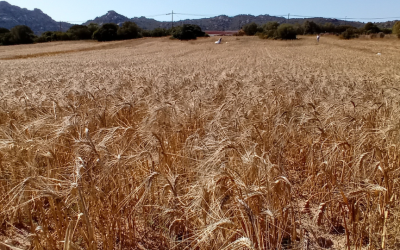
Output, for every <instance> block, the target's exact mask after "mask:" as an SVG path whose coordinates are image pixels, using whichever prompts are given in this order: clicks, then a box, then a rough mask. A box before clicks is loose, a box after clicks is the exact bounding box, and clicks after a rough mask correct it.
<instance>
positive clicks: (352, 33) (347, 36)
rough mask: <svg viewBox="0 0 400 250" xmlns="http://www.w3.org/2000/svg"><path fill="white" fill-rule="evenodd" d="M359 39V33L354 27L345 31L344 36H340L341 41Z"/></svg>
mask: <svg viewBox="0 0 400 250" xmlns="http://www.w3.org/2000/svg"><path fill="white" fill-rule="evenodd" d="M357 37H358V32H357V29H356V28H354V27H351V28H348V29H347V30H346V31H344V32H343V33H342V34H340V38H341V39H347V40H349V39H353V38H357Z"/></svg>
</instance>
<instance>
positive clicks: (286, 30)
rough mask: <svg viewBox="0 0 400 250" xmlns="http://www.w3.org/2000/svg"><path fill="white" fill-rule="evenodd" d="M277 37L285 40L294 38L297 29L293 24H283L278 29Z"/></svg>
mask: <svg viewBox="0 0 400 250" xmlns="http://www.w3.org/2000/svg"><path fill="white" fill-rule="evenodd" d="M276 34H277V36H276V37H277V38H278V39H283V40H293V39H296V31H295V30H294V28H293V25H291V24H287V23H284V24H281V25H279V27H278V29H277V30H276Z"/></svg>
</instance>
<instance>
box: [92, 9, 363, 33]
mask: <svg viewBox="0 0 400 250" xmlns="http://www.w3.org/2000/svg"><path fill="white" fill-rule="evenodd" d="M306 20H309V21H314V22H316V23H318V24H325V23H327V22H331V23H333V24H335V25H344V24H347V25H352V26H354V27H357V28H359V27H363V26H364V25H365V24H364V23H362V22H351V21H347V22H346V21H344V20H338V19H330V18H323V17H319V18H293V19H289V20H287V19H286V18H284V17H277V16H270V15H259V16H253V15H237V16H234V17H229V16H226V15H220V16H216V17H210V18H201V19H186V20H181V21H176V22H174V25H175V26H177V25H182V24H196V25H198V26H200V27H201V28H202V29H203V30H221V31H223V30H239V29H240V28H241V27H243V26H244V25H246V24H248V23H252V22H255V23H257V24H264V23H267V22H272V21H274V22H278V23H285V22H288V23H291V24H296V23H298V24H302V23H303V22H305V21H306ZM125 21H132V22H135V23H136V24H137V25H138V26H139V27H140V28H142V29H146V30H152V29H155V28H170V27H171V26H172V23H171V22H160V21H157V20H154V19H151V18H146V17H134V18H128V17H126V16H123V15H120V14H118V13H116V12H115V11H109V12H108V13H107V14H105V15H103V16H100V17H96V18H95V19H93V20H89V21H87V22H86V23H84V25H87V24H89V23H97V24H99V25H102V24H104V23H116V24H121V23H123V22H125Z"/></svg>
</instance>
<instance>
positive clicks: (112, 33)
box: [93, 23, 119, 42]
mask: <svg viewBox="0 0 400 250" xmlns="http://www.w3.org/2000/svg"><path fill="white" fill-rule="evenodd" d="M118 29H119V27H118V25H116V24H114V23H106V24H103V25H102V26H101V28H100V29H98V30H96V31H95V32H94V33H93V39H95V40H97V41H99V42H103V41H113V40H117V39H118V34H117V32H118Z"/></svg>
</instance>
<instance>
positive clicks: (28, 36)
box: [10, 25, 35, 44]
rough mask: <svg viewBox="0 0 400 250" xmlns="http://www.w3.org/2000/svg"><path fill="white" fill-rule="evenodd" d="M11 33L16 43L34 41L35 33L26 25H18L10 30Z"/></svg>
mask: <svg viewBox="0 0 400 250" xmlns="http://www.w3.org/2000/svg"><path fill="white" fill-rule="evenodd" d="M10 34H11V36H12V38H13V40H14V43H15V44H29V43H33V40H34V38H35V34H34V33H33V31H32V30H31V28H29V27H28V26H25V25H17V26H15V27H14V28H12V29H11V30H10Z"/></svg>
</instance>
